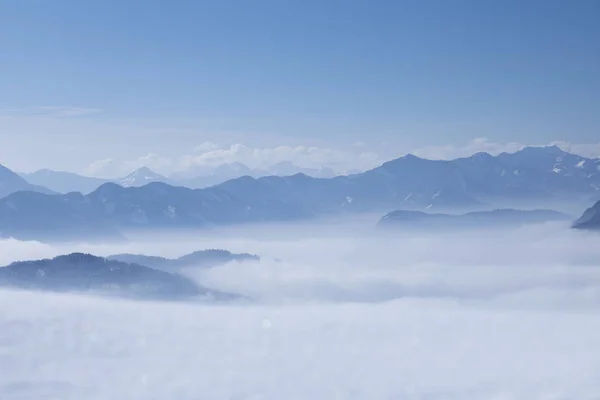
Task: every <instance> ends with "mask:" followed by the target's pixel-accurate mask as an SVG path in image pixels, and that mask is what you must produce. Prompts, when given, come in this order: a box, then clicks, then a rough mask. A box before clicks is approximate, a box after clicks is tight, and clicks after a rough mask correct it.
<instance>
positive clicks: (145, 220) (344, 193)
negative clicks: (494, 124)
mask: <svg viewBox="0 0 600 400" xmlns="http://www.w3.org/2000/svg"><path fill="white" fill-rule="evenodd" d="M599 195H600V161H599V160H591V159H586V158H584V157H580V156H576V155H572V154H569V153H566V152H564V151H562V150H560V149H559V148H558V147H552V146H551V147H541V148H525V149H523V150H521V151H519V152H516V153H513V154H506V153H503V154H500V155H498V156H496V157H493V156H491V155H489V154H487V153H478V154H475V155H473V156H471V157H467V158H459V159H456V160H451V161H438V160H425V159H421V158H418V157H415V156H413V155H408V156H404V157H400V158H398V159H395V160H392V161H389V162H386V163H384V164H382V165H381V166H379V167H377V168H374V169H372V170H370V171H366V172H364V173H360V174H354V175H349V176H336V177H333V178H328V179H326V178H312V177H309V176H306V175H303V174H296V175H292V176H284V177H278V176H266V177H262V178H252V177H249V176H244V177H240V178H236V179H232V180H229V181H227V182H224V183H222V184H220V185H216V186H213V187H210V188H205V189H195V190H193V189H188V188H185V187H174V186H169V185H167V184H164V183H158V182H153V183H150V184H148V185H145V186H142V187H130V188H123V187H121V186H119V185H116V184H114V183H106V184H104V185H102V186H100V187H99V188H98V189H97V190H95V191H93V192H92V193H90V194H88V195H86V196H83V195H80V194H76V193H72V194H67V195H61V196H44V195H40V194H37V195H36V196H34V195H24V194H23V192H20V193H14V194H12V195H9V196H7V197H5V198H3V199H0V235H1V236H15V237H18V236H19V235H20V236H22V235H27V234H28V235H29V236H31V235H32V234H34V233H35V234H34V236H36V235H37V236H40V235H41V236H48V235H56V232H59V233H60V232H65V234H66V233H68V234H71V235H74V236H77V235H79V234H80V231H81V232H83V233H82V235H85V234H87V233H85V232H88V231H94V230H96V229H101V230H106V232H107V233H108V231H110V230H116V231H120V230H123V229H147V228H152V229H155V228H202V227H207V226H215V225H229V224H239V223H250V222H273V221H293V220H299V219H307V218H312V217H316V216H320V215H326V214H335V213H353V212H372V211H377V212H389V211H390V210H397V209H405V210H429V211H433V210H435V211H438V212H440V211H442V212H443V211H445V210H450V209H452V210H460V209H463V210H469V209H470V210H472V209H476V208H477V209H486V208H487V209H490V208H521V207H515V206H514V205H513V204H514V203H531V204H540V203H542V204H547V202H548V201H568V202H574V201H578V202H579V203H582V202H590V201H591V200H590V199H592V198H594V197H598V196H599ZM61 230H62V231H61Z"/></svg>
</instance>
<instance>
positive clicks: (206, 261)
mask: <svg viewBox="0 0 600 400" xmlns="http://www.w3.org/2000/svg"><path fill="white" fill-rule="evenodd" d="M107 258H108V259H109V260H116V261H122V262H127V263H135V264H140V265H145V266H147V267H150V268H156V269H162V270H171V271H172V270H176V269H181V268H188V267H195V268H210V267H215V266H217V265H220V264H225V263H228V262H231V261H258V260H260V257H258V256H255V255H252V254H246V253H243V254H235V253H231V252H229V251H227V250H215V249H213V250H201V251H195V252H193V253H190V254H186V255H184V256H181V257H178V258H175V259H170V258H164V257H156V256H146V255H142V254H115V255H112V256H108V257H107Z"/></svg>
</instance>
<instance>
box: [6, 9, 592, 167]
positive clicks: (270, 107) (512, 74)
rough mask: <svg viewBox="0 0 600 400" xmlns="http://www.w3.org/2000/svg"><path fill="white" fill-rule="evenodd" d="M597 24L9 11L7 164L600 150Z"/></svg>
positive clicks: (391, 15)
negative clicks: (292, 152)
mask: <svg viewBox="0 0 600 400" xmlns="http://www.w3.org/2000/svg"><path fill="white" fill-rule="evenodd" d="M599 18H600V2H598V1H585V0H581V1H566V0H562V1H553V0H550V1H514V0H508V1H491V0H480V1H475V0H473V1H465V0H443V1H442V0H439V1H433V0H424V1H412V0H405V1H285V0H280V1H260V0H259V1H148V0H146V1H138V0H128V1H112V0H110V1H97V2H91V1H76V0H70V1H67V0H53V1H44V0H37V1H34V0H4V1H2V2H0V46H1V49H2V52H1V55H0V57H1V60H2V62H0V90H1V91H2V96H1V97H0V110H3V111H2V114H1V116H0V145H1V146H0V147H1V148H2V149H3V150H1V151H0V157H1V158H2V160H4V161H0V162H6V163H7V164H10V163H9V162H11V163H13V164H14V163H17V164H19V165H16V166H15V168H17V169H18V168H21V169H33V168H37V167H41V164H42V163H44V164H45V165H46V166H54V165H55V166H56V167H57V168H59V167H60V168H63V169H76V170H81V169H82V168H84V166H85V165H87V163H90V162H93V161H96V160H99V159H106V158H111V159H118V160H131V159H134V158H136V157H142V156H144V155H147V154H148V153H153V154H158V155H159V156H161V157H166V158H169V159H170V158H173V157H181V156H182V155H183V154H185V153H186V152H189V150H190V149H191V148H194V147H195V146H198V145H200V144H202V143H204V142H216V143H218V144H219V145H220V146H222V147H226V148H227V146H229V145H231V144H234V143H243V144H245V145H246V146H249V147H250V148H252V149H255V148H260V149H264V148H274V147H277V146H292V147H294V146H313V147H318V148H327V149H335V150H336V151H337V150H339V151H347V152H356V151H355V150H356V147H357V143H359V147H361V148H362V150H361V152H374V153H376V154H379V155H380V156H381V157H382V158H386V157H392V156H394V155H396V154H401V153H403V152H406V151H411V150H413V149H418V148H422V147H430V146H436V145H440V146H441V145H449V144H460V143H468V142H469V141H470V140H472V139H473V138H479V137H486V138H488V140H489V141H491V142H494V143H496V142H497V143H506V142H520V143H549V142H552V141H559V140H560V141H567V142H572V143H596V142H599V141H600V140H599V138H600V135H599V133H600V112H599V110H600V24H598V20H599ZM32 139H33V140H34V141H35V142H31V140H32ZM92 142H93V143H94V145H91V143H92ZM33 143H38V144H41V145H42V146H34V144H33ZM32 147H38V148H37V149H33V148H32ZM7 149H10V150H7ZM41 149H43V151H41ZM49 150H52V152H51V154H50V155H49V154H48V151H49ZM23 155H31V157H29V158H27V157H25V158H24V157H23ZM38 164H39V165H38ZM9 166H10V165H9Z"/></svg>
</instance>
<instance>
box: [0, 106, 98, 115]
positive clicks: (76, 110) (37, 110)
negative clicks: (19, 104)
mask: <svg viewBox="0 0 600 400" xmlns="http://www.w3.org/2000/svg"><path fill="white" fill-rule="evenodd" d="M101 112H102V110H101V109H99V108H92V107H71V106H38V107H26V108H8V109H3V110H0V116H4V117H33V118H69V117H81V116H86V115H92V114H98V113H101Z"/></svg>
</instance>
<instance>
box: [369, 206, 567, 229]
mask: <svg viewBox="0 0 600 400" xmlns="http://www.w3.org/2000/svg"><path fill="white" fill-rule="evenodd" d="M552 221H571V217H570V216H568V215H566V214H562V213H559V212H556V211H552V210H514V209H496V210H491V211H473V212H469V213H466V214H429V213H425V212H422V211H407V210H396V211H392V212H391V213H389V214H386V215H384V216H383V217H382V218H381V220H379V223H378V224H377V225H378V226H379V227H382V228H409V229H411V230H412V229H415V228H423V229H427V228H436V229H440V228H450V229H453V230H454V229H460V228H477V229H481V228H498V227H513V226H522V225H527V224H536V223H545V222H552Z"/></svg>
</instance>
